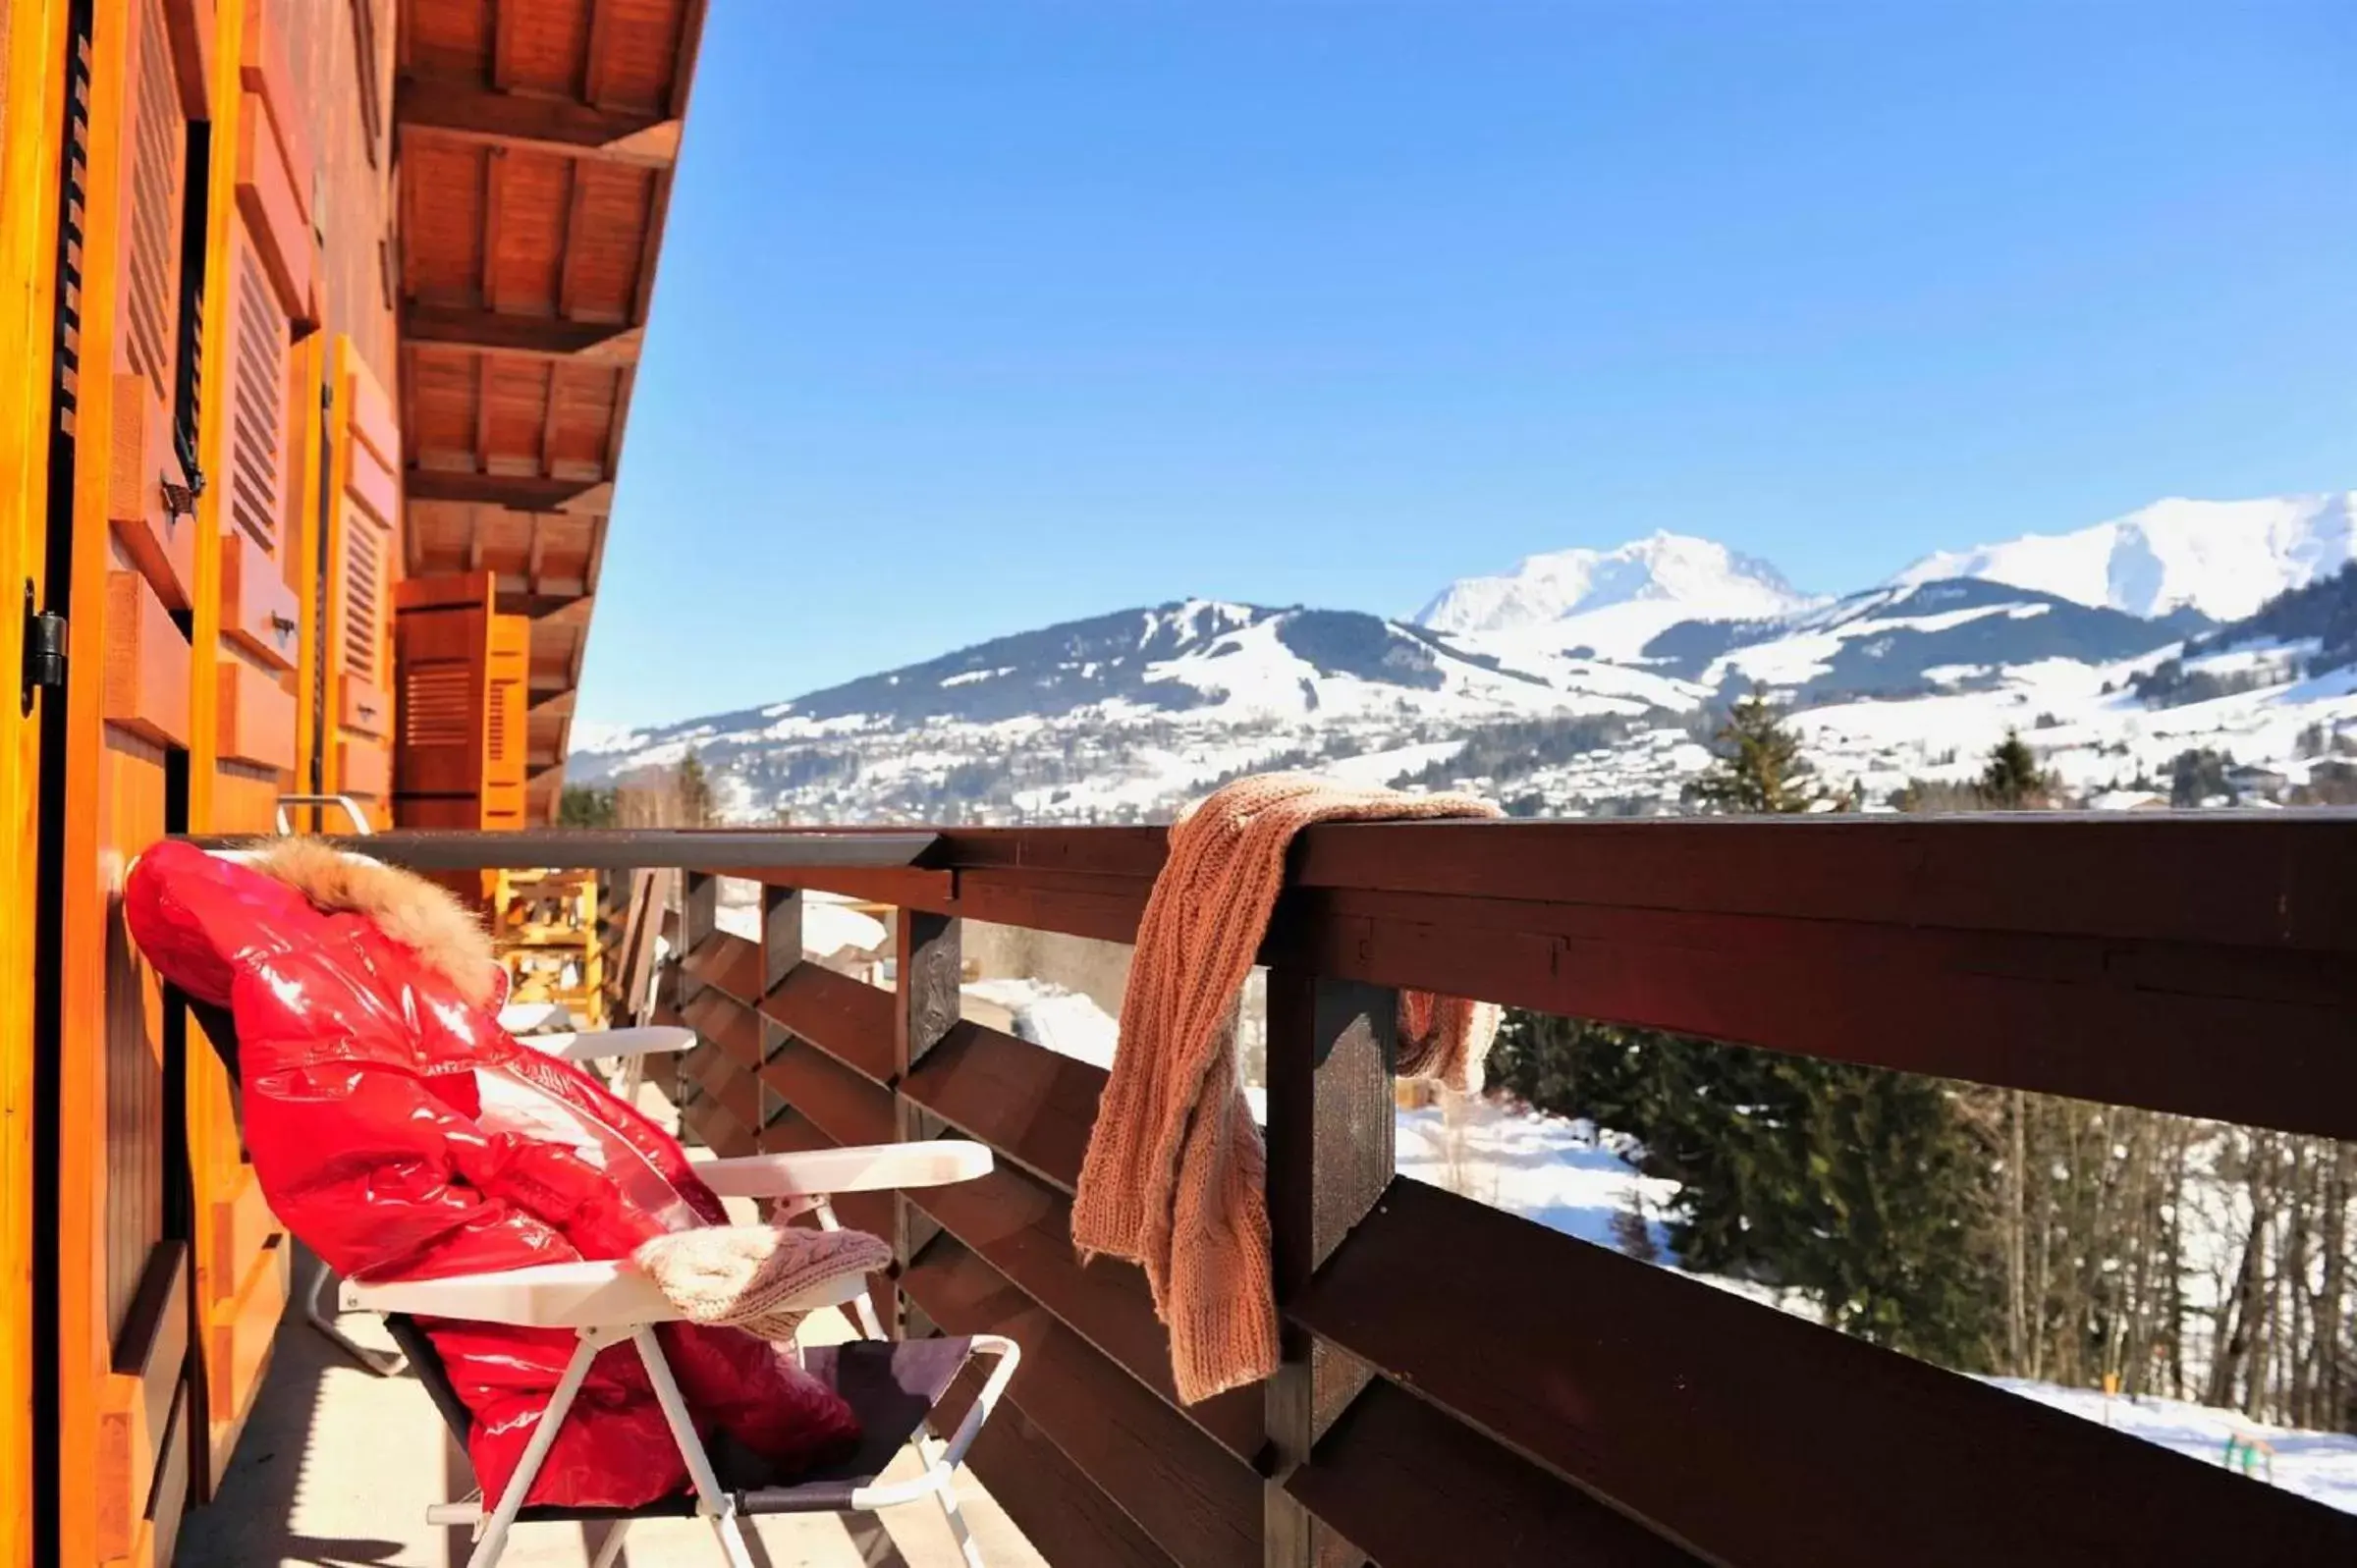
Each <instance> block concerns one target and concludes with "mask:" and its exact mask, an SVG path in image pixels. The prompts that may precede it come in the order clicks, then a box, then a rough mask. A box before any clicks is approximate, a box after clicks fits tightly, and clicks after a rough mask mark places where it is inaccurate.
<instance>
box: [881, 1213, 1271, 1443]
mask: <svg viewBox="0 0 2357 1568" xmlns="http://www.w3.org/2000/svg"><path fill="white" fill-rule="evenodd" d="M908 1198H909V1201H910V1202H912V1203H914V1204H915V1205H916V1206H917V1207H918V1208H920V1209H922V1210H924V1211H925V1212H926V1213H927V1214H929V1215H931V1216H932V1217H934V1219H936V1220H937V1221H939V1222H940V1223H941V1225H942V1226H943V1227H944V1228H945V1229H947V1230H948V1231H949V1232H950V1234H952V1235H953V1236H955V1237H957V1238H958V1240H959V1241H960V1242H962V1243H963V1244H964V1245H965V1246H966V1248H967V1249H968V1250H969V1251H971V1252H973V1253H975V1254H977V1255H978V1256H980V1257H981V1258H982V1260H983V1261H984V1262H986V1263H988V1264H989V1265H990V1266H991V1267H992V1268H994V1269H996V1270H997V1271H999V1272H1000V1273H1001V1274H1003V1275H1005V1276H1006V1278H1007V1281H1008V1283H1010V1284H1012V1285H1014V1286H1015V1287H1016V1288H1017V1289H1019V1290H1021V1291H1023V1292H1024V1293H1025V1294H1026V1295H1028V1296H1030V1297H1031V1299H1033V1300H1034V1301H1037V1302H1038V1303H1039V1304H1040V1305H1042V1306H1044V1307H1046V1308H1047V1309H1048V1310H1049V1311H1050V1312H1052V1313H1054V1314H1055V1315H1056V1318H1057V1321H1058V1322H1060V1323H1062V1324H1064V1325H1066V1326H1067V1327H1069V1328H1070V1329H1071V1330H1072V1331H1073V1332H1074V1333H1077V1334H1078V1335H1080V1336H1081V1337H1082V1338H1083V1339H1086V1340H1087V1341H1088V1342H1089V1343H1090V1344H1091V1345H1092V1346H1094V1347H1095V1348H1096V1349H1097V1350H1098V1351H1100V1352H1102V1353H1103V1354H1104V1355H1105V1356H1106V1357H1107V1358H1108V1359H1110V1360H1112V1361H1114V1362H1116V1363H1118V1364H1120V1365H1121V1366H1122V1367H1123V1368H1124V1369H1125V1370H1126V1371H1127V1372H1128V1373H1129V1374H1130V1375H1131V1376H1132V1377H1134V1378H1136V1379H1138V1380H1139V1381H1140V1382H1142V1383H1144V1384H1145V1385H1146V1386H1147V1387H1148V1388H1150V1389H1152V1390H1153V1391H1154V1392H1155V1393H1156V1394H1158V1395H1160V1396H1161V1398H1162V1399H1163V1401H1164V1402H1165V1403H1166V1404H1168V1405H1170V1406H1171V1407H1172V1408H1173V1409H1174V1410H1178V1412H1179V1414H1181V1415H1183V1416H1185V1417H1186V1418H1187V1419H1188V1420H1190V1421H1192V1422H1193V1423H1194V1424H1195V1425H1196V1426H1198V1427H1200V1428H1202V1429H1203V1431H1204V1432H1206V1433H1209V1434H1210V1435H1211V1436H1212V1437H1213V1438H1214V1439H1216V1440H1217V1441H1218V1442H1219V1443H1220V1445H1221V1446H1222V1447H1224V1448H1226V1449H1227V1450H1228V1451H1229V1452H1230V1453H1232V1454H1233V1455H1234V1456H1235V1457H1236V1458H1237V1459H1238V1460H1239V1461H1241V1462H1242V1463H1244V1464H1251V1463H1253V1462H1254V1461H1255V1460H1256V1458H1257V1457H1258V1455H1259V1453H1260V1448H1261V1440H1262V1438H1261V1420H1260V1395H1259V1393H1258V1392H1257V1391H1256V1390H1252V1389H1235V1390H1233V1391H1231V1392H1229V1393H1225V1394H1222V1395H1220V1396H1218V1397H1217V1398H1214V1399H1209V1400H1206V1401H1204V1402H1203V1403H1201V1404H1199V1405H1195V1406H1193V1407H1191V1408H1182V1407H1181V1406H1180V1405H1179V1404H1178V1393H1177V1391H1176V1389H1175V1388H1174V1387H1173V1386H1172V1383H1171V1340H1170V1335H1169V1333H1168V1332H1167V1331H1166V1330H1165V1329H1164V1328H1163V1326H1162V1325H1161V1324H1160V1323H1159V1322H1157V1321H1156V1319H1155V1317H1154V1303H1153V1300H1152V1298H1150V1297H1149V1296H1148V1295H1147V1293H1146V1284H1145V1275H1144V1274H1142V1273H1140V1272H1139V1271H1137V1270H1136V1269H1135V1268H1133V1267H1131V1266H1130V1265H1128V1264H1125V1263H1113V1262H1104V1263H1098V1264H1094V1265H1085V1266H1084V1265H1083V1264H1082V1263H1081V1262H1080V1260H1079V1258H1078V1257H1077V1256H1076V1255H1075V1254H1074V1253H1073V1250H1072V1206H1071V1203H1070V1201H1069V1199H1068V1198H1067V1197H1066V1196H1065V1195H1064V1194H1063V1193H1060V1192H1058V1191H1056V1190H1055V1189H1054V1188H1052V1187H1050V1186H1048V1185H1047V1184H1046V1183H1044V1182H1042V1181H1039V1180H1037V1179H1035V1178H1033V1177H1030V1176H1026V1175H1024V1174H1022V1173H1021V1172H1020V1171H1016V1170H1013V1169H1001V1170H994V1171H992V1172H991V1173H990V1174H989V1175H987V1176H983V1177H981V1178H980V1179H978V1180H974V1181H963V1182H959V1183H956V1184H954V1185H952V1186H947V1187H928V1188H924V1189H921V1190H917V1191H912V1192H910V1193H909V1194H908Z"/></svg>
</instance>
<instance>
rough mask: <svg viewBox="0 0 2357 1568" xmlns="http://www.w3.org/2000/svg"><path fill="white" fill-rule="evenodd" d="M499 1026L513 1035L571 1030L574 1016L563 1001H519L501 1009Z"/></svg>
mask: <svg viewBox="0 0 2357 1568" xmlns="http://www.w3.org/2000/svg"><path fill="white" fill-rule="evenodd" d="M499 1026H500V1027H501V1028H502V1029H505V1030H506V1031H507V1032H508V1033H510V1034H512V1035H521V1034H526V1033H529V1032H530V1031H532V1030H534V1029H547V1028H552V1027H553V1028H558V1029H570V1028H572V1027H573V1014H572V1013H570V1012H568V1011H566V1010H565V1004H564V1003H563V1002H561V1001H519V1002H512V1003H510V1004H509V1005H507V1006H505V1007H502V1008H500V1009H499Z"/></svg>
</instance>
